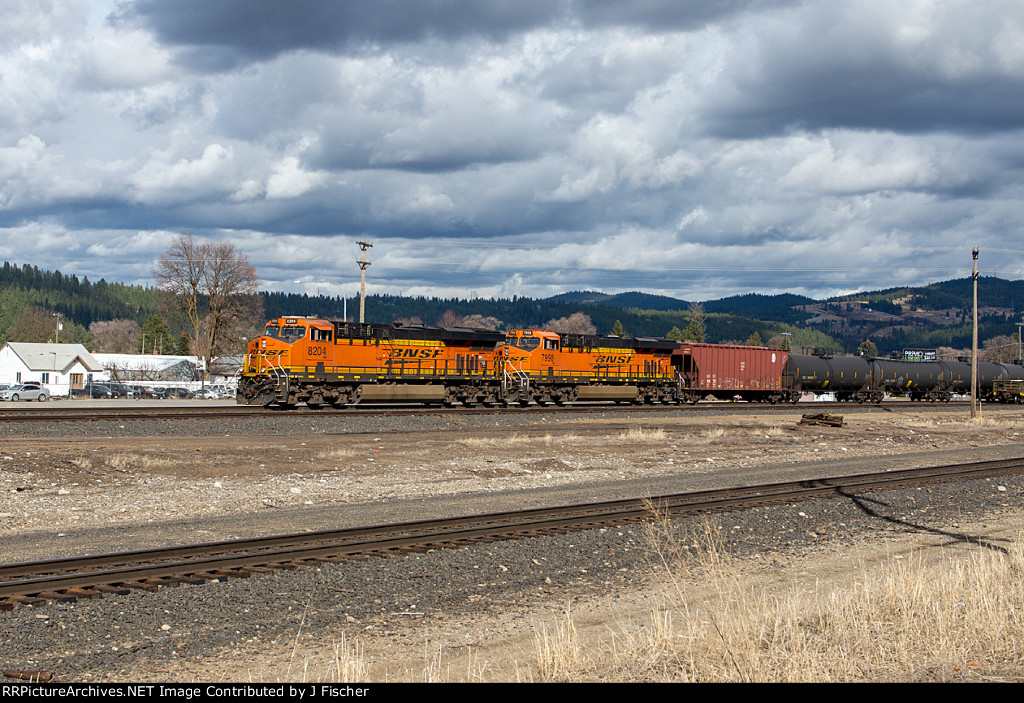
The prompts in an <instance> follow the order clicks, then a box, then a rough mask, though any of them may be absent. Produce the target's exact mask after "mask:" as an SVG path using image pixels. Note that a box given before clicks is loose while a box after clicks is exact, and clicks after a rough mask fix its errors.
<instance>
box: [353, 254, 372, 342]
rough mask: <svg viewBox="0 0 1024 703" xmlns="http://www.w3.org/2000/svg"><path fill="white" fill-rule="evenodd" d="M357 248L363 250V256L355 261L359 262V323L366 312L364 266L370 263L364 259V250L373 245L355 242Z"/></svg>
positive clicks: (361, 322)
mask: <svg viewBox="0 0 1024 703" xmlns="http://www.w3.org/2000/svg"><path fill="white" fill-rule="evenodd" d="M356 244H358V245H359V248H360V249H362V250H363V258H362V259H358V260H357V261H356V263H357V264H359V270H360V277H359V278H360V280H359V324H363V321H364V320H363V318H364V314H365V312H366V267H367V266H369V265H370V262H369V261H367V260H366V250H367V249H369V248H370V247H372V246H373V245H372V244H370V243H369V242H356Z"/></svg>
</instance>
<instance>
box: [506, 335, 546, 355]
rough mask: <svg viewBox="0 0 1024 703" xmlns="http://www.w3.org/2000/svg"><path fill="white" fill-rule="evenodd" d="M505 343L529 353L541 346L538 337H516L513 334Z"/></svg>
mask: <svg viewBox="0 0 1024 703" xmlns="http://www.w3.org/2000/svg"><path fill="white" fill-rule="evenodd" d="M505 343H506V344H510V345H512V346H513V347H519V348H520V349H525V350H527V351H529V350H531V349H536V348H537V347H539V346H540V340H539V339H537V338H536V337H516V336H514V335H511V334H510V335H508V336H507V337H506V338H505Z"/></svg>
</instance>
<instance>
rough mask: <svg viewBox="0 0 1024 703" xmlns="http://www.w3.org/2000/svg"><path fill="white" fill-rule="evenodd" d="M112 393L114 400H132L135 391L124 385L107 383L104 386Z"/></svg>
mask: <svg viewBox="0 0 1024 703" xmlns="http://www.w3.org/2000/svg"><path fill="white" fill-rule="evenodd" d="M105 385H106V386H107V387H109V388H110V390H111V392H113V394H114V397H115V398H134V397H135V389H134V388H132V387H131V386H129V385H128V384H125V383H107V384H105Z"/></svg>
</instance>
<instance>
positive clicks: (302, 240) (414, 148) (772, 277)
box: [0, 0, 1024, 300]
mask: <svg viewBox="0 0 1024 703" xmlns="http://www.w3.org/2000/svg"><path fill="white" fill-rule="evenodd" d="M0 27H2V29H0V260H8V261H12V262H17V263H31V264H36V265H38V266H40V267H41V268H45V269H50V270H53V269H59V270H61V271H63V272H64V273H76V274H78V275H87V276H89V278H90V280H96V279H98V278H100V277H105V278H107V280H117V281H124V282H130V283H141V284H146V285H151V284H152V278H151V274H150V271H151V269H152V266H153V263H154V262H155V260H156V259H157V257H159V255H160V254H161V253H162V252H163V251H164V250H165V249H166V246H167V243H168V241H169V240H170V239H171V238H173V237H174V236H176V235H178V234H180V233H183V232H189V231H190V232H193V233H194V234H195V235H197V236H199V237H204V238H205V237H209V238H213V239H224V240H228V241H231V242H232V243H234V244H235V245H236V246H237V247H238V248H239V249H240V250H241V251H243V252H244V253H246V254H247V255H248V256H249V257H250V258H251V260H252V262H253V263H254V264H255V265H256V267H257V270H258V271H259V273H260V275H261V277H262V278H263V281H264V284H263V285H264V287H265V288H266V289H269V290H289V291H297V292H301V291H305V292H309V293H317V292H320V293H323V294H331V295H337V294H339V293H342V292H344V293H346V294H352V293H354V292H356V291H357V290H358V287H359V268H358V266H357V265H356V263H355V260H356V259H357V258H358V256H359V255H360V252H359V248H358V246H357V245H356V243H355V242H356V240H357V239H368V240H370V241H372V242H373V244H374V248H373V249H371V250H370V252H369V254H370V258H371V260H372V261H373V264H372V266H371V267H370V269H369V282H370V290H371V291H372V292H387V293H404V294H425V295H442V296H470V295H477V296H511V295H514V294H515V295H527V296H547V295H551V294H554V293H558V292H561V291H566V290H580V289H596V290H603V291H606V292H618V291H625V290H645V291H649V292H654V293H661V294H666V295H674V296H678V297H682V298H686V299H689V300H707V299H713V298H718V297H722V296H725V295H731V294H736V293H747V292H760V293H776V292H785V291H791V292H796V293H803V294H807V295H811V296H815V297H823V296H827V295H832V294H836V293H841V292H849V291H854V290H864V289H877V288H885V287H890V286H895V285H903V284H923V283H928V282H934V281H940V280H946V279H949V278H956V277H962V276H965V275H969V273H970V268H971V254H970V250H971V248H972V247H974V246H977V247H979V248H980V249H981V258H980V264H981V269H982V272H983V273H984V274H985V275H993V274H994V275H999V276H1002V277H1004V278H1015V279H1017V278H1024V241H1022V240H1024V237H1022V235H1024V197H1022V196H1024V187H1022V186H1024V3H1021V2H1019V1H1014V0H1007V1H1005V2H1000V1H999V0H991V1H983V2H978V1H977V0H970V1H968V0H965V1H963V2H960V1H958V0H948V1H942V2H940V1H933V2H927V1H914V0H901V2H891V1H889V0H880V1H877V2H875V1H872V0H864V1H863V2H853V1H850V2H837V1H836V0H804V1H800V0H748V1H746V2H745V1H743V0H716V1H715V2H708V0H630V2H621V0H374V1H373V2H356V1H354V0H353V1H352V2H343V1H340V0H323V1H322V2H320V1H317V0H290V1H287V2H286V1H285V0H134V1H132V0H126V1H124V2H119V1H116V0H105V1H104V0H0Z"/></svg>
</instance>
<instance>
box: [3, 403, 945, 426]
mask: <svg viewBox="0 0 1024 703" xmlns="http://www.w3.org/2000/svg"><path fill="white" fill-rule="evenodd" d="M961 404H962V403H959V402H951V403H944V404H942V405H941V406H936V405H934V404H928V405H923V404H921V403H911V402H907V401H893V402H886V403H881V404H874V403H872V404H851V403H836V402H827V401H822V402H811V403H799V404H791V403H779V404H770V403H748V402H737V403H730V402H727V401H719V402H712V403H697V404H696V405H658V404H655V405H643V404H641V405H634V404H628V405H627V404H609V403H601V402H597V401H595V402H593V403H586V402H584V403H576V404H566V405H563V406H539V405H530V406H524V407H509V408H504V407H494V408H485V407H461V406H460V407H454V408H432V407H424V406H419V407H414V406H411V405H406V404H394V405H391V406H382V405H380V404H377V405H370V404H367V405H361V406H352V407H347V408H320V409H316V410H311V409H307V408H296V409H290V410H284V409H268V408H252V407H249V406H237V407H219V408H180V409H171V408H89V409H85V408H61V409H60V410H53V409H49V408H47V409H29V408H25V409H18V410H11V409H5V410H0V423H21V422H26V423H28V422H97V421H101V420H117V421H120V420H185V419H188V420H194V419H211V418H250V417H267V418H300V419H311V418H329V417H337V416H348V415H351V416H367V415H370V416H372V415H393V414H396V413H406V414H412V413H415V414H418V415H447V414H450V413H475V414H496V413H524V412H529V413H535V412H546V413H568V412H605V411H620V412H630V411H632V412H653V413H657V412H672V411H676V412H679V411H682V412H699V411H702V410H713V411H714V410H724V409H728V410H729V411H730V412H772V411H774V412H798V411H801V412H802V411H808V410H829V411H833V412H837V411H839V410H856V411H865V410H875V409H880V410H885V411H892V410H894V409H907V410H919V409H922V408H928V409H930V410H934V409H937V408H959V405H961Z"/></svg>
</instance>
